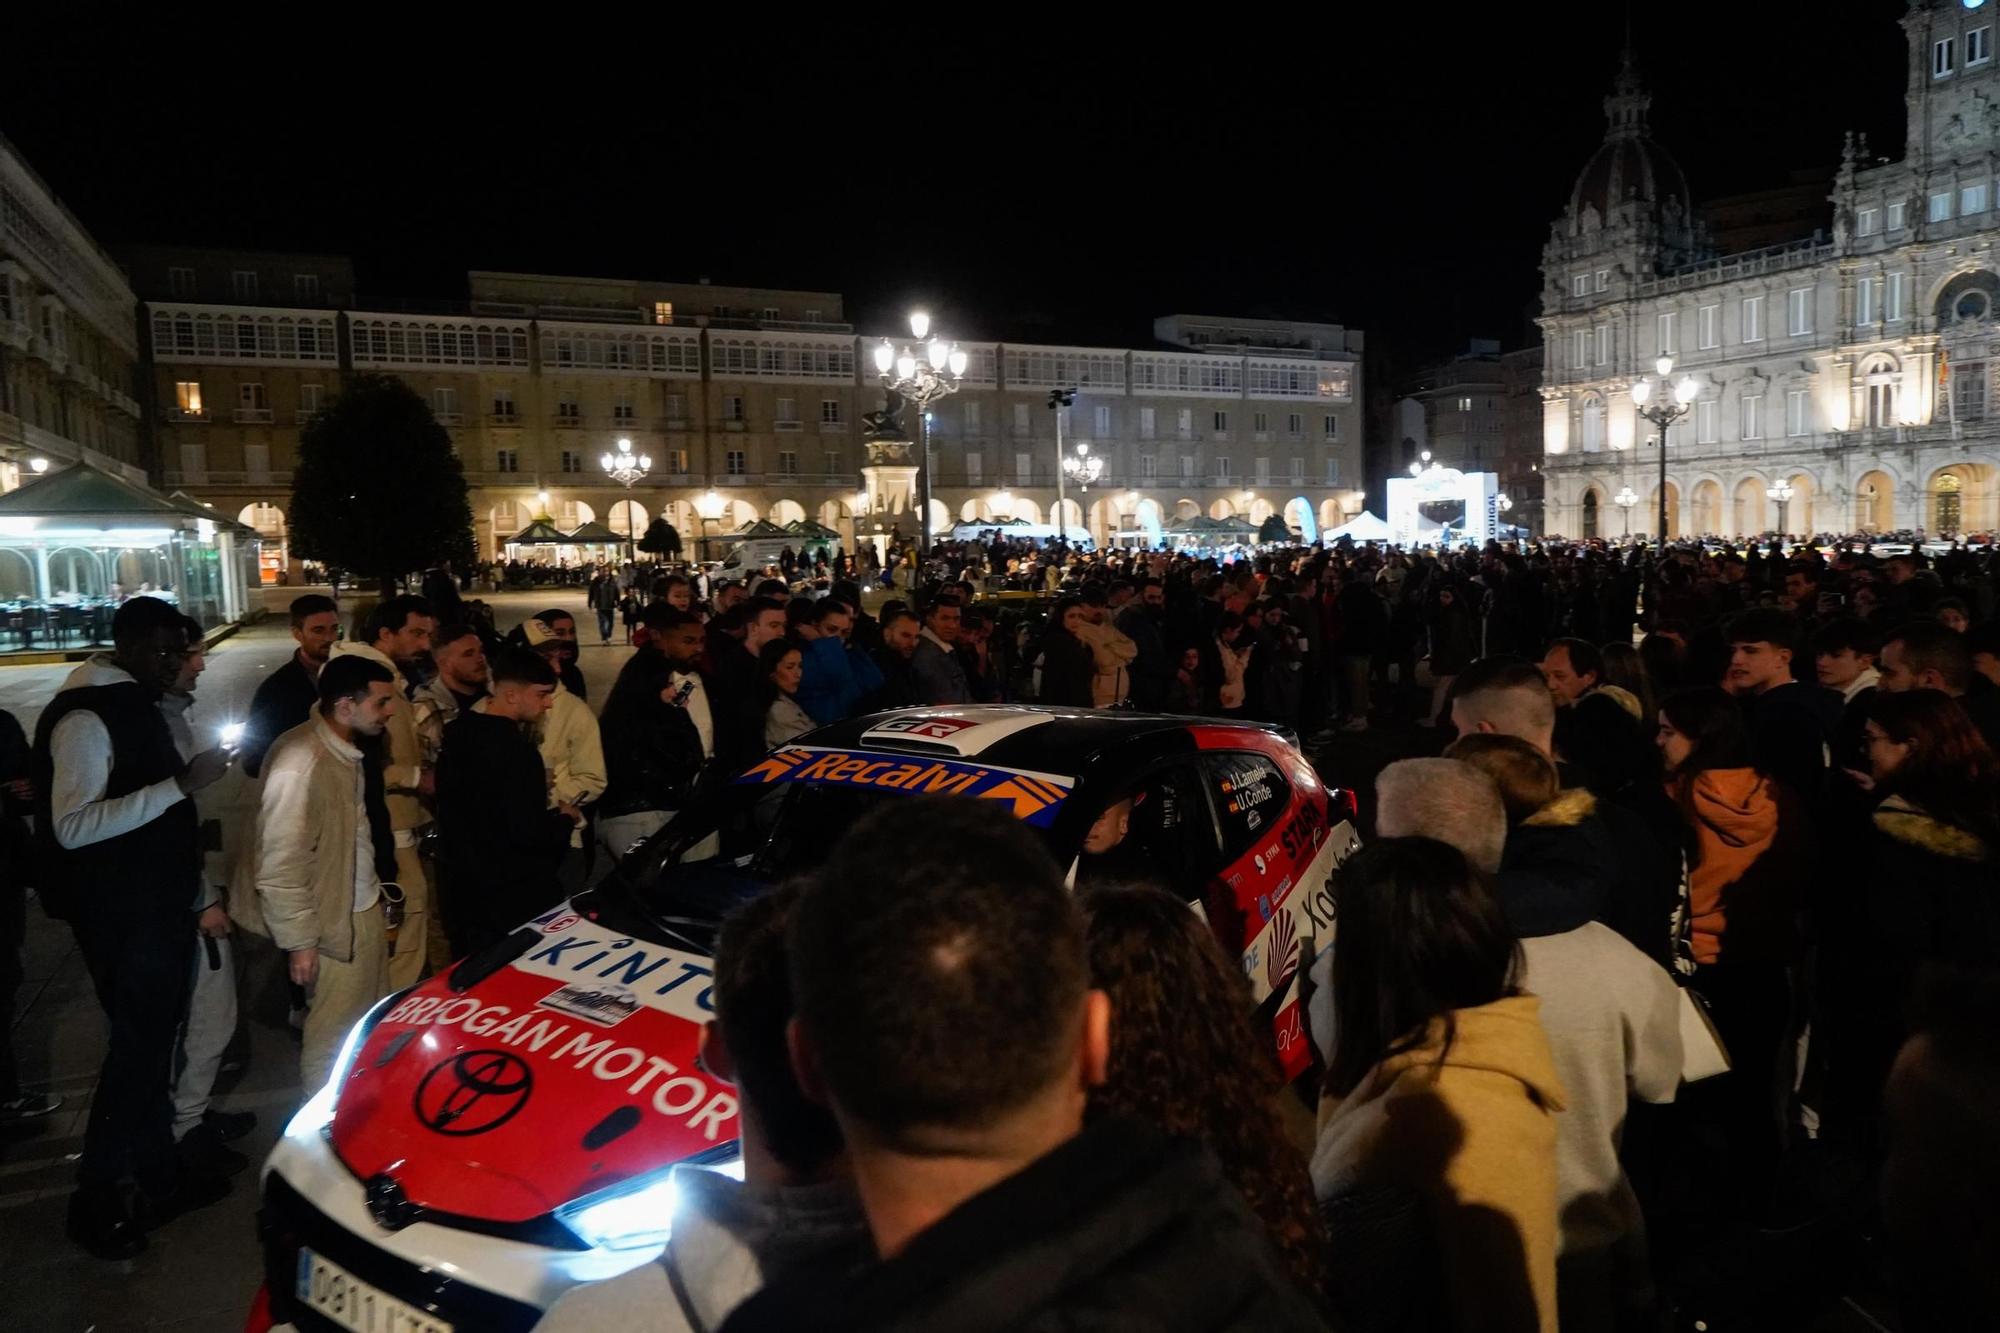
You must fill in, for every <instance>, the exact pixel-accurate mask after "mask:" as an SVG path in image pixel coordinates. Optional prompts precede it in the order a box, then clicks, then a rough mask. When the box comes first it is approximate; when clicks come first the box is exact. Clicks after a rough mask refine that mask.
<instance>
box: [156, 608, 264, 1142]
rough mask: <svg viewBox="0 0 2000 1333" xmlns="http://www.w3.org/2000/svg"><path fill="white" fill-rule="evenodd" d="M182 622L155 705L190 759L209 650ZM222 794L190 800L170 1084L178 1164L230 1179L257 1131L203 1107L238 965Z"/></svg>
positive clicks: (239, 727)
mask: <svg viewBox="0 0 2000 1333" xmlns="http://www.w3.org/2000/svg"><path fill="white" fill-rule="evenodd" d="M181 619H182V625H183V628H185V629H186V630H187V636H188V644H189V647H190V651H189V653H188V656H187V658H186V660H184V661H183V662H182V663H181V669H180V674H179V675H178V676H176V677H175V678H174V683H173V687H172V688H170V689H169V690H168V691H167V692H166V693H165V694H163V695H162V696H161V697H160V712H161V714H162V715H164V716H165V717H166V719H167V727H168V729H169V730H171V731H172V732H173V735H174V748H175V749H177V750H179V751H180V752H181V754H182V756H183V757H185V758H187V759H193V758H194V756H195V754H196V753H197V751H198V749H199V746H198V744H197V743H196V741H195V736H194V728H193V726H192V725H190V723H189V721H188V712H189V710H190V709H191V708H192V707H193V706H194V691H195V684H196V682H197V681H199V680H200V679H201V673H202V672H203V670H205V669H206V668H207V666H208V657H207V651H206V649H207V645H206V643H205V642H204V639H203V634H202V628H201V625H200V623H199V622H198V621H196V620H194V619H193V618H192V617H187V616H183V617H182V618H181ZM242 731H243V724H242V723H240V722H238V723H232V724H231V725H229V726H225V727H223V728H222V749H223V750H224V751H225V752H226V753H228V754H230V755H232V756H233V755H234V754H235V753H236V746H235V744H233V743H232V742H236V741H240V739H241V737H242ZM220 790H221V788H220V787H209V788H206V789H204V790H202V791H199V792H197V793H195V797H194V804H195V810H196V812H197V813H198V814H199V815H200V817H201V856H202V861H201V866H202V873H201V885H200V887H199V888H198V889H197V890H196V891H195V900H194V911H195V919H194V929H195V934H196V936H197V946H196V950H195V958H194V980H193V982H192V989H191V991H190V993H189V997H188V1008H187V1020H186V1022H185V1023H183V1024H182V1025H181V1043H180V1053H179V1055H178V1057H177V1058H176V1059H175V1061H174V1065H175V1067H176V1068H177V1069H178V1070H179V1071H180V1072H179V1073H178V1074H177V1075H176V1076H175V1077H174V1141H175V1143H176V1144H178V1145H179V1148H180V1153H181V1156H182V1157H183V1158H185V1159H189V1160H193V1161H196V1162H198V1163H200V1164H201V1165H202V1166H204V1167H206V1168H209V1169H212V1170H215V1171H219V1172H222V1173H223V1174H225V1175H235V1174H236V1173H237V1172H238V1171H241V1170H243V1169H244V1168H245V1167H247V1166H249V1165H250V1159H249V1158H248V1157H245V1156H244V1155H243V1154H242V1153H240V1152H238V1151H236V1149H234V1148H231V1147H230V1146H229V1143H230V1142H231V1141H232V1140H234V1139H240V1138H242V1137H243V1136H244V1135H245V1134H248V1133H249V1132H250V1131H251V1130H252V1129H255V1128H256V1126H257V1115H256V1113H255V1112H254V1111H219V1110H216V1109H214V1108H212V1107H211V1106H210V1105H209V1099H210V1095H211V1094H212V1093H213V1092H214V1091H215V1076H216V1074H217V1072H218V1071H219V1070H220V1069H221V1068H222V1053H223V1051H224V1050H226V1049H227V1048H228V1046H229V1042H230V1038H232V1037H233V1036H234V1035H235V1034H236V960H235V956H234V953H233V952H232V950H231V948H230V935H231V933H232V929H233V927H232V923H231V922H230V920H229V910H228V908H227V906H226V905H225V904H224V902H223V888H224V886H225V885H227V884H228V882H229V867H228V862H227V860H226V859H225V858H224V856H223V851H222V821H221V810H220V808H219V802H218V801H217V800H216V793H217V792H218V791H220Z"/></svg>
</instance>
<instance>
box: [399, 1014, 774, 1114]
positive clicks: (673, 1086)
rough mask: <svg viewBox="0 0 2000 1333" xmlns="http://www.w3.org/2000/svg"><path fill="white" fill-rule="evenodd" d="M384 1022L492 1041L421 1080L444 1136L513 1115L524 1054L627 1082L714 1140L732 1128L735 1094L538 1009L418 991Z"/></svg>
mask: <svg viewBox="0 0 2000 1333" xmlns="http://www.w3.org/2000/svg"><path fill="white" fill-rule="evenodd" d="M382 1022H383V1023H384V1024H385V1025H386V1024H389V1023H407V1024H410V1025H412V1026H423V1025H429V1026H432V1027H456V1028H457V1029H458V1030H459V1031H461V1032H464V1033H466V1034H467V1035H469V1036H474V1037H482V1038H484V1039H485V1040H486V1041H487V1042H489V1043H491V1045H489V1046H486V1047H483V1048H481V1049H479V1050H476V1051H465V1052H461V1053H459V1054H458V1055H454V1056H452V1057H451V1058H450V1059H448V1060H446V1061H445V1062H444V1063H442V1064H440V1065H438V1066H436V1067H435V1068H433V1069H431V1070H430V1071H429V1072H427V1073H426V1074H425V1075H424V1081H423V1083H421V1084H419V1085H418V1088H417V1100H416V1108H415V1109H416V1114H417V1117H418V1119H419V1121H420V1122H421V1123H423V1124H425V1125H428V1126H430V1127H431V1128H432V1129H436V1130H437V1131H438V1132H439V1133H441V1134H443V1133H452V1134H472V1133H484V1132H485V1130H487V1129H496V1128H498V1127H499V1124H500V1123H501V1121H502V1120H504V1119H506V1118H511V1117H512V1115H513V1114H514V1112H515V1111H518V1110H519V1109H520V1106H519V1105H518V1104H515V1105H513V1107H512V1109H508V1103H509V1099H515V1100H516V1101H517V1102H525V1101H526V1100H527V1096H528V1089H529V1088H530V1087H532V1085H533V1075H532V1071H531V1069H530V1066H529V1063H528V1060H527V1059H526V1058H524V1057H534V1058H536V1059H539V1060H541V1061H544V1062H547V1063H550V1064H557V1065H563V1064H566V1065H568V1066H569V1069H570V1072H572V1073H575V1074H583V1073H588V1074H589V1075H590V1076H591V1077H593V1078H597V1079H602V1080H603V1081H605V1082H607V1083H620V1084H623V1085H624V1093H625V1095H626V1096H628V1097H632V1098H635V1099H637V1100H639V1101H640V1102H641V1103H642V1104H644V1105H648V1106H651V1107H652V1109H653V1112H654V1113H655V1114H656V1115H660V1116H664V1117H666V1118H668V1119H671V1120H680V1121H681V1122H682V1123H683V1124H684V1125H686V1127H687V1128H689V1129H699V1130H701V1131H702V1133H703V1135H704V1136H705V1137H707V1138H708V1139H710V1140H716V1139H722V1138H729V1137H732V1136H733V1134H734V1127H733V1121H734V1120H735V1118H736V1097H735V1094H734V1093H731V1092H725V1091H721V1090H719V1089H717V1088H714V1087H712V1086H710V1084H709V1083H708V1081H707V1080H705V1079H703V1078H700V1077H698V1076H697V1075H695V1074H692V1073H684V1072H682V1070H681V1068H680V1066H679V1065H677V1064H675V1063H674V1062H673V1061H672V1060H669V1059H666V1058H665V1057H664V1056H659V1055H654V1054H652V1053H651V1052H649V1051H645V1050H642V1049H641V1048H639V1047H637V1046H619V1045H616V1044H615V1043H616V1041H617V1038H616V1037H614V1036H609V1035H605V1036H599V1035H598V1034H597V1033H595V1032H593V1031H591V1030H590V1029H588V1028H580V1025H579V1024H576V1023H573V1022H571V1021H569V1020H568V1019H561V1018H557V1017H556V1016H555V1015H554V1014H550V1013H545V1012H543V1011H542V1010H540V1009H539V1008H537V1009H527V1010H523V1011H522V1012H520V1013H516V1012H514V1010H513V1008H512V1007H511V1006H509V1005H504V1004H486V1003H485V1002H483V1001H481V1000H476V999H474V998H472V997H471V996H460V997H457V998H453V997H451V996H440V995H426V996H412V997H411V998H410V999H407V1000H405V1001H403V1002H402V1003H401V1004H399V1005H397V1006H396V1007H395V1008H393V1009H391V1010H390V1011H389V1012H388V1013H387V1014H385V1015H383V1018H382ZM494 1057H504V1058H503V1059H500V1060H496V1059H495V1058H494ZM509 1061H511V1062H512V1063H511V1064H510V1063H507V1062H509ZM461 1062H462V1063H461ZM516 1066H519V1068H518V1069H517V1068H516ZM522 1075H527V1077H525V1078H523V1077H522ZM559 1076H560V1074H559ZM517 1085H518V1086H517ZM502 1112H504V1113H505V1114H504V1115H502ZM453 1126H481V1128H465V1127H458V1128H454V1127H453Z"/></svg>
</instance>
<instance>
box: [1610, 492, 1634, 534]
mask: <svg viewBox="0 0 2000 1333" xmlns="http://www.w3.org/2000/svg"><path fill="white" fill-rule="evenodd" d="M1611 503H1612V504H1615V505H1617V506H1618V507H1619V508H1620V509H1622V510H1624V511H1625V535H1626V536H1627V537H1630V536H1631V535H1632V506H1633V505H1635V504H1638V503H1639V497H1638V496H1637V495H1635V494H1633V491H1632V488H1631V487H1630V486H1620V487H1619V488H1618V494H1616V495H1614V496H1612V497H1611Z"/></svg>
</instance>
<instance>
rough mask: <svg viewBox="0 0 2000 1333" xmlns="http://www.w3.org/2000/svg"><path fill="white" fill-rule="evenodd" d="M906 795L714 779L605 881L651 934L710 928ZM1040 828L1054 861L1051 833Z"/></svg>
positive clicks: (708, 930)
mask: <svg viewBox="0 0 2000 1333" xmlns="http://www.w3.org/2000/svg"><path fill="white" fill-rule="evenodd" d="M903 799H906V798H905V797H904V796H903V795H902V794H901V793H899V792H895V791H893V790H886V789H880V788H867V787H855V786H840V785H827V784H821V783H815V782H786V783H776V784H739V783H722V784H718V785H716V786H714V787H712V788H710V789H709V791H708V792H707V793H706V794H705V796H704V797H703V798H702V799H700V800H698V801H696V802H695V803H694V804H693V805H690V806H689V807H688V808H687V809H686V810H683V811H682V812H681V813H680V814H679V815H677V816H675V818H674V820H673V822H672V823H670V824H668V825H667V826H666V827H665V828H663V829H661V830H660V831H659V832H658V833H656V834H654V835H653V836H652V837H651V838H649V839H647V840H646V841H645V842H644V843H643V844H641V845H640V846H638V847H635V848H634V849H633V850H632V852H631V853H630V854H629V855H628V856H627V857H626V858H625V860H624V862H623V863H622V864H621V865H620V866H619V867H618V869H617V871H616V872H614V874H613V875H612V876H611V877H610V878H609V879H608V880H607V881H606V885H607V887H610V888H612V889H613V890H614V891H613V892H612V893H609V894H607V895H605V896H606V897H607V898H608V899H617V898H621V897H622V898H626V899H629V902H630V905H631V906H632V907H633V908H636V909H637V910H638V911H639V912H640V913H643V915H644V917H645V918H646V919H648V920H649V921H650V922H651V923H652V924H653V926H654V930H655V932H657V931H660V930H665V931H669V932H671V933H673V934H676V935H679V936H682V937H687V938H691V937H694V936H696V935H704V934H708V933H711V932H712V929H713V925H714V922H715V921H716V920H718V919H719V917H720V916H721V915H722V914H723V913H725V912H727V910H728V909H729V907H730V906H732V905H733V904H734V903H735V902H738V901H741V900H742V899H744V898H746V897H750V896H754V895H755V894H756V893H759V892H762V891H763V890H764V889H766V888H769V887H770V886H771V885H774V884H778V883H781V882H782V881H784V880H785V879H787V878H789V877H790V876H792V875H796V874H800V873H802V872H805V871H808V870H811V869H813V868H814V867H815V866H817V865H818V864H819V863H820V862H821V861H822V860H824V859H825V857H826V853H827V851H828V849H829V848H831V847H832V846H833V845H834V844H835V843H837V842H839V841H840V839H841V837H842V835H844V834H845V833H846V832H847V830H849V829H851V828H853V827H854V825H855V823H856V822H857V821H858V820H860V819H861V817H862V816H863V815H865V814H867V813H868V812H869V811H870V810H872V809H874V808H875V807H876V806H877V805H880V804H882V803H883V802H885V801H899V800H903ZM1040 831H1041V833H1042V836H1043V837H1044V838H1045V839H1048V841H1049V850H1050V852H1051V854H1053V855H1056V856H1057V857H1058V859H1059V860H1060V859H1061V857H1062V849H1061V848H1060V847H1058V846H1057V845H1056V842H1055V840H1054V838H1053V837H1052V836H1051V831H1050V830H1049V829H1046V828H1044V829H1042V830H1040ZM1069 850H1070V852H1071V853H1072V854H1073V853H1074V851H1075V848H1074V847H1072V848H1070V849H1069ZM619 889H622V890H624V892H623V893H619V892H617V891H616V890H619Z"/></svg>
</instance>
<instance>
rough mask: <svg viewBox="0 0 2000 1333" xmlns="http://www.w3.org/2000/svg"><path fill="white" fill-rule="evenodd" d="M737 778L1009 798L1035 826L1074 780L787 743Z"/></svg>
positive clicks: (1044, 823) (1049, 818)
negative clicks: (784, 747) (782, 748)
mask: <svg viewBox="0 0 2000 1333" xmlns="http://www.w3.org/2000/svg"><path fill="white" fill-rule="evenodd" d="M736 781H737V782H738V783H749V784H753V785H754V784H766V783H774V782H812V783H821V784H825V785H828V786H840V787H867V788H870V789H873V790H878V791H888V792H900V793H903V794H905V795H913V796H970V797H972V798H974V799H975V800H984V801H1011V802H1013V809H1014V818H1016V819H1019V820H1022V821H1023V822H1025V823H1028V824H1032V825H1034V826H1035V827H1037V828H1047V827H1048V826H1049V825H1050V824H1051V823H1053V822H1055V817H1056V812H1057V811H1058V810H1060V809H1061V808H1062V803H1063V801H1064V800H1065V799H1067V798H1068V796H1069V792H1070V788H1071V787H1072V786H1074V785H1075V782H1074V779H1071V778H1065V777H1057V776H1055V775H1053V774H1042V773H1019V772H1015V771H1013V770H1011V769H1005V768H993V767H990V766H988V765H984V764H973V763H965V762H962V761H959V760H953V759H911V758H905V757H902V756H889V755H882V754H876V753H871V752H869V751H865V750H864V751H860V752H855V751H851V750H823V749H817V748H812V747H808V746H792V747H790V748H788V749H784V750H779V751H778V752H777V753H775V754H773V755H770V756H768V757H767V758H765V759H762V760H760V761H758V762H757V763H755V764H752V765H751V766H750V767H749V768H748V769H746V770H744V772H743V774H742V775H741V776H740V777H738V778H737V779H736Z"/></svg>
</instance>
